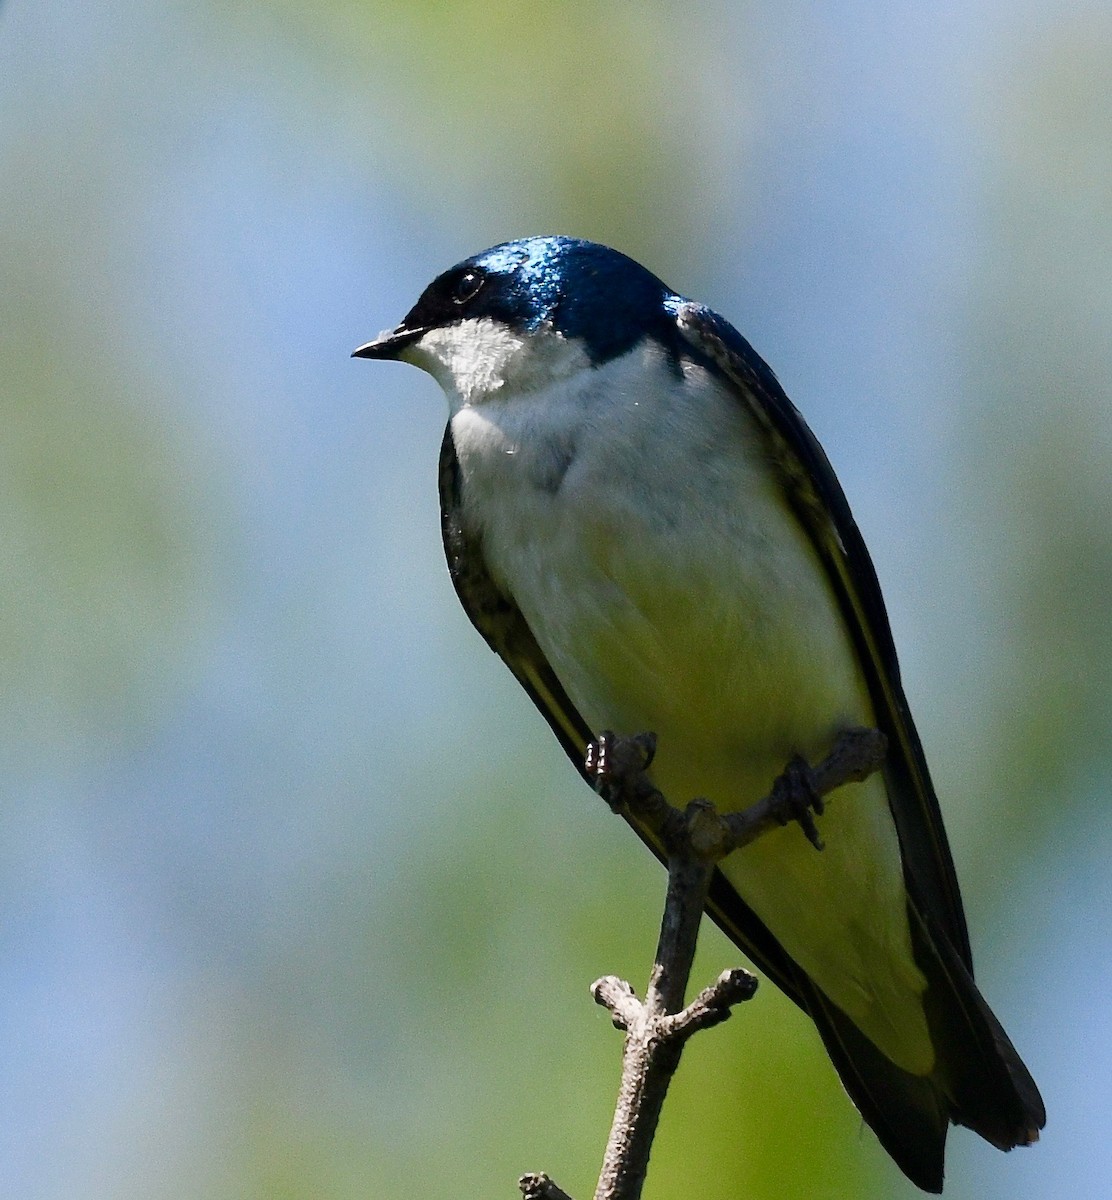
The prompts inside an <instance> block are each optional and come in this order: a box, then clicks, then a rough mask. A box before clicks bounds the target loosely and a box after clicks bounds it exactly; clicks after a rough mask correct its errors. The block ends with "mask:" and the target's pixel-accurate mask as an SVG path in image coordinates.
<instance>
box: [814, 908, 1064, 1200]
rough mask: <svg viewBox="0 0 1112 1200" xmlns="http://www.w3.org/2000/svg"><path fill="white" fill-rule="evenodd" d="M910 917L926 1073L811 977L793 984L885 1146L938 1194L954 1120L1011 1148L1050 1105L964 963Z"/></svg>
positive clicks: (1033, 1136) (1027, 1139)
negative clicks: (882, 1042) (928, 1055)
mask: <svg viewBox="0 0 1112 1200" xmlns="http://www.w3.org/2000/svg"><path fill="white" fill-rule="evenodd" d="M912 921H913V930H914V941H915V942H916V943H917V947H916V948H917V955H916V957H917V959H918V960H919V964H920V966H921V967H922V968H923V970H924V973H925V974H926V976H927V980H928V988H927V992H926V994H925V996H924V1003H925V1007H926V1011H927V1017H928V1022H929V1026H930V1029H931V1035H932V1038H933V1040H934V1044H935V1051H936V1061H935V1066H934V1069H933V1070H932V1072H931V1073H930V1074H929V1075H913V1074H911V1073H910V1072H908V1071H905V1070H903V1069H902V1068H900V1067H897V1066H896V1065H895V1064H894V1063H893V1062H891V1061H890V1060H889V1059H888V1058H886V1057H885V1056H884V1055H883V1054H881V1052H880V1051H879V1050H878V1049H877V1048H876V1047H875V1046H874V1045H873V1044H872V1042H870V1041H869V1040H868V1038H866V1037H865V1036H864V1034H862V1033H861V1031H860V1030H859V1029H858V1028H857V1026H856V1025H854V1024H853V1022H852V1021H851V1020H850V1019H849V1018H848V1017H847V1016H846V1015H845V1014H844V1013H843V1012H841V1010H840V1009H838V1008H836V1007H835V1006H834V1005H833V1004H832V1003H831V1002H830V1001H829V1000H828V999H827V998H826V997H825V996H824V995H823V994H822V992H820V991H819V989H818V988H817V987H815V986H814V984H813V983H811V981H810V980H799V981H798V985H799V990H800V992H801V993H802V998H803V1001H804V1006H805V1007H806V1008H807V1009H808V1011H809V1012H810V1014H811V1016H812V1018H813V1019H814V1021H815V1024H816V1025H817V1026H818V1029H819V1032H820V1034H821V1035H822V1039H823V1042H824V1044H825V1045H826V1049H827V1052H828V1053H829V1055H830V1057H831V1059H832V1061H833V1063H834V1066H835V1067H836V1069H837V1071H838V1074H839V1076H840V1077H841V1080H842V1083H843V1084H844V1086H845V1088H846V1090H847V1091H848V1092H849V1094H850V1097H851V1098H852V1100H853V1102H854V1103H855V1104H856V1105H857V1108H858V1109H859V1110H860V1112H861V1115H862V1116H863V1117H864V1118H865V1120H866V1122H867V1123H868V1124H869V1125H870V1126H871V1128H872V1129H873V1131H874V1132H875V1133H876V1135H877V1138H878V1139H879V1140H880V1143H881V1145H882V1146H884V1148H885V1150H887V1151H888V1153H889V1154H890V1155H891V1156H892V1158H893V1159H895V1161H896V1163H897V1164H898V1165H899V1167H900V1169H901V1170H902V1171H903V1172H904V1174H905V1175H907V1176H908V1178H909V1179H911V1180H912V1181H913V1182H914V1183H916V1184H918V1186H919V1187H921V1188H923V1189H924V1190H925V1191H928V1192H940V1191H941V1190H942V1180H943V1164H944V1156H945V1148H946V1133H947V1129H948V1128H949V1125H950V1123H951V1122H953V1123H955V1124H959V1125H965V1126H967V1127H968V1128H970V1129H973V1130H975V1131H976V1132H977V1133H979V1134H980V1135H981V1137H983V1138H985V1140H986V1141H988V1142H991V1143H992V1145H994V1146H996V1147H998V1148H999V1149H1001V1150H1010V1149H1012V1147H1013V1146H1023V1145H1028V1144H1030V1143H1031V1142H1034V1141H1036V1140H1037V1139H1038V1136H1039V1130H1040V1129H1041V1128H1042V1127H1043V1125H1044V1124H1045V1122H1046V1112H1045V1109H1044V1108H1043V1102H1042V1097H1041V1096H1040V1095H1039V1090H1038V1088H1037V1087H1036V1086H1035V1081H1034V1080H1033V1079H1032V1078H1031V1075H1030V1072H1029V1071H1028V1070H1027V1068H1026V1066H1024V1064H1023V1061H1022V1060H1021V1059H1020V1057H1019V1054H1018V1053H1017V1052H1016V1050H1015V1047H1014V1046H1013V1045H1012V1043H1011V1041H1010V1040H1009V1038H1008V1035H1007V1034H1006V1033H1005V1032H1004V1030H1003V1028H1002V1027H1001V1025H1000V1022H999V1021H998V1020H997V1019H996V1017H995V1015H994V1014H993V1012H992V1010H991V1009H990V1008H989V1006H988V1005H987V1004H986V1003H985V1000H984V998H983V997H982V996H981V994H980V992H979V991H978V990H977V986H976V984H975V983H974V982H973V977H972V975H971V974H970V972H969V970H968V968H967V967H966V966H965V964H964V963H963V962H962V961H961V959H960V957H959V956H958V954H957V953H956V951H955V950H954V949H953V948H952V947H951V946H950V944H949V942H948V941H947V940H946V938H945V936H944V935H943V934H941V933H939V932H938V931H935V930H931V929H929V928H928V927H927V924H926V922H925V921H924V920H923V919H922V918H921V917H920V916H919V915H918V914H917V913H915V912H914V911H913V912H912Z"/></svg>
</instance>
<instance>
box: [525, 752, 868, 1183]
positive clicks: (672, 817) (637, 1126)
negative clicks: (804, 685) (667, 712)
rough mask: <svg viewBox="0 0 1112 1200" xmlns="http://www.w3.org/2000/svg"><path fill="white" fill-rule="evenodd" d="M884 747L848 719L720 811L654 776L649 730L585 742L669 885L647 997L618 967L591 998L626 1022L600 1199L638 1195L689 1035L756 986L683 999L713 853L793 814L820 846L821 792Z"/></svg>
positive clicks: (726, 978) (742, 978) (860, 771)
mask: <svg viewBox="0 0 1112 1200" xmlns="http://www.w3.org/2000/svg"><path fill="white" fill-rule="evenodd" d="M885 749H886V741H885V738H884V735H883V734H882V733H880V732H879V731H877V730H875V729H850V730H847V731H845V732H844V733H842V734H841V735H840V736H839V738H838V740H837V742H836V743H835V746H834V748H833V750H832V751H831V752H830V754H829V755H827V757H826V758H825V759H823V761H822V762H821V763H819V764H818V765H817V766H815V767H811V766H810V765H809V764H808V763H807V762H805V761H804V760H803V759H802V758H799V757H796V758H794V759H792V760H791V762H789V763H788V764H787V766H786V767H785V770H784V773H783V774H782V775H781V776H780V777H779V778H778V779H777V780H776V781H775V782H774V783H773V786H772V790H771V791H770V792H769V794H768V795H767V796H765V797H764V799H763V800H760V801H758V802H757V803H756V804H754V805H752V806H751V807H749V808H746V809H743V810H742V811H741V812H736V813H727V814H726V815H724V816H723V815H722V814H720V813H719V812H718V810H717V809H716V808H715V807H714V805H713V804H710V803H709V802H708V801H706V800H693V801H692V802H691V803H690V804H689V805H688V806H687V808H686V809H684V810H682V811H681V810H680V809H678V808H674V807H673V806H672V805H671V804H669V803H668V801H667V800H666V799H665V797H664V796H663V794H662V793H661V792H660V791H659V789H658V788H656V787H655V786H654V785H653V783H652V782H651V780H650V779H649V776H648V768H649V767H650V765H651V764H652V760H653V755H654V753H655V751H656V738H655V737H654V735H652V734H638V735H636V736H634V737H615V736H614V735H613V734H611V733H603V734H600V736H599V738H598V741H597V742H596V743H594V744H592V745H591V746H590V747H589V749H588V753H587V760H586V767H587V771H588V774H589V775H591V776H592V777H593V779H594V780H595V787H596V789H597V790H598V792H599V793H600V794H601V795H602V796H603V798H604V799H605V800H606V801H607V803H608V804H609V805H610V806H611V808H612V809H613V810H614V811H615V812H617V813H621V814H622V815H623V816H627V817H629V818H631V819H632V820H633V821H634V822H636V824H638V825H640V826H642V827H643V828H645V829H647V830H649V831H650V832H651V833H653V834H655V835H656V836H657V837H658V838H659V840H660V843H661V844H662V845H663V847H664V850H665V853H666V856H667V862H668V896H667V899H666V901H665V905H664V916H663V919H662V921H661V926H660V939H659V941H658V943H657V953H656V961H655V962H654V964H653V969H652V974H651V976H650V978H649V985H648V988H647V989H646V993H645V999H644V1001H641V1000H639V999H638V998H637V996H636V995H635V994H634V991H633V988H632V987H630V985H629V984H628V983H626V982H625V981H624V980H621V979H618V978H616V977H615V976H613V975H607V976H605V977H604V978H602V979H599V980H597V981H596V982H595V983H594V984H593V985H592V987H591V992H592V995H593V996H594V998H595V1000H596V1002H597V1003H598V1004H600V1005H602V1006H603V1007H604V1008H606V1009H607V1010H608V1011H609V1013H610V1017H611V1020H612V1021H613V1022H614V1025H615V1026H616V1027H617V1028H618V1029H623V1030H625V1032H626V1037H625V1043H624V1045H623V1048H622V1080H621V1085H620V1087H619V1091H618V1103H617V1106H616V1109H615V1112H614V1122H613V1125H612V1127H611V1130H610V1139H609V1141H608V1143H607V1147H606V1156H605V1158H604V1160H603V1166H602V1172H601V1174H600V1176H599V1181H598V1187H597V1189H596V1191H595V1200H638V1197H640V1195H641V1188H642V1185H643V1184H644V1180H645V1173H646V1171H647V1170H648V1162H649V1151H650V1149H651V1148H652V1143H653V1139H654V1137H655V1136H656V1127H657V1123H658V1121H659V1119H660V1110H661V1107H662V1105H663V1103H664V1097H665V1095H666V1094H667V1091H668V1085H669V1083H670V1082H671V1079H672V1076H673V1075H674V1074H675V1071H676V1068H677V1066H678V1065H679V1061H680V1055H681V1053H682V1051H683V1047H684V1045H685V1044H686V1042H687V1039H688V1038H689V1037H691V1036H692V1034H694V1033H696V1032H697V1031H698V1030H700V1029H709V1028H710V1027H711V1026H714V1025H718V1024H720V1023H721V1022H722V1021H724V1020H726V1019H727V1017H729V1015H730V1012H731V1010H732V1008H733V1006H734V1005H735V1004H739V1003H741V1002H742V1001H744V1000H748V999H749V998H750V997H751V996H752V995H753V993H754V992H755V991H756V988H757V980H756V979H755V978H754V977H753V976H752V975H750V974H749V972H748V971H743V970H742V969H741V968H736V969H734V970H732V971H725V972H723V974H722V975H720V976H719V977H718V979H717V980H716V981H715V983H713V984H712V985H711V986H710V987H708V988H705V989H704V990H703V991H701V992H700V993H699V995H698V996H696V997H695V999H694V1000H692V1002H691V1003H690V1004H689V1005H688V1006H687V1007H686V1008H685V1007H684V1003H683V1001H684V995H685V994H686V991H687V982H688V978H689V976H690V974H691V963H692V960H693V958H694V955H695V945H696V940H697V938H698V933H699V923H700V921H701V919H702V914H703V907H704V905H705V903H706V897H707V890H708V888H709V887H710V881H711V878H712V876H713V874H714V870H715V864H716V863H717V862H718V861H719V860H720V859H722V858H724V857H725V856H726V855H727V854H730V853H732V852H733V851H734V850H737V849H740V848H741V847H743V846H747V845H749V844H750V843H751V842H753V841H755V840H756V839H757V838H759V837H760V836H761V835H762V834H764V833H767V832H768V831H769V830H771V829H775V828H779V827H782V826H784V825H787V824H788V823H789V822H790V821H795V822H797V823H798V824H799V825H800V827H801V829H802V831H803V833H804V835H805V836H806V837H807V838H808V840H809V841H810V842H811V844H812V845H813V846H814V847H815V849H816V850H821V849H822V840H821V838H820V837H819V834H818V828H817V825H816V823H815V817H816V816H821V815H822V813H823V811H824V808H825V802H824V797H825V796H827V795H829V793H830V792H832V791H834V790H836V789H837V788H839V787H841V786H842V785H843V784H846V783H850V782H856V781H860V780H863V779H866V778H868V776H869V775H871V774H872V773H873V772H874V771H876V770H877V769H878V768H879V767H880V765H881V763H882V762H883V760H884V753H885ZM519 1186H520V1187H521V1192H522V1196H523V1197H524V1198H525V1200H568V1197H567V1196H566V1195H565V1194H564V1193H563V1192H562V1191H560V1189H559V1188H557V1187H556V1185H555V1184H554V1183H552V1181H551V1180H550V1179H549V1178H548V1176H546V1175H526V1176H523V1177H522V1179H521V1181H520V1185H519Z"/></svg>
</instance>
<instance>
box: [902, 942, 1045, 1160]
mask: <svg viewBox="0 0 1112 1200" xmlns="http://www.w3.org/2000/svg"><path fill="white" fill-rule="evenodd" d="M924 924H926V923H925V922H924ZM924 932H925V933H926V935H927V939H928V940H929V941H930V942H931V944H932V948H933V949H934V951H935V953H934V955H933V956H932V957H933V960H934V961H933V963H932V966H933V968H934V969H933V970H928V972H927V978H928V980H929V983H930V987H929V990H928V991H927V995H926V1008H927V1018H928V1020H929V1022H930V1025H931V1029H932V1031H933V1032H934V1038H935V1045H936V1047H937V1048H938V1064H937V1066H936V1067H935V1071H934V1075H933V1078H934V1079H935V1080H936V1081H937V1084H938V1086H939V1087H940V1088H941V1089H942V1090H943V1091H944V1092H945V1093H946V1095H947V1097H948V1098H949V1101H950V1119H951V1120H952V1121H954V1122H956V1123H957V1124H959V1125H965V1126H967V1127H968V1128H969V1129H972V1130H975V1131H976V1132H977V1133H979V1134H980V1135H981V1137H983V1138H984V1139H985V1141H987V1142H991V1143H992V1145H994V1146H996V1147H998V1148H999V1149H1001V1150H1011V1149H1012V1147H1013V1146H1028V1145H1030V1144H1031V1143H1032V1142H1036V1141H1038V1138H1039V1130H1040V1129H1042V1127H1043V1126H1044V1125H1045V1124H1046V1109H1045V1108H1044V1107H1043V1101H1042V1097H1041V1096H1040V1095H1039V1089H1038V1088H1037V1087H1036V1086H1035V1081H1034V1080H1033V1079H1032V1078H1031V1073H1030V1072H1029V1071H1028V1070H1027V1068H1026V1066H1024V1064H1023V1060H1022V1059H1021V1058H1020V1057H1019V1054H1018V1053H1017V1052H1016V1049H1015V1047H1014V1046H1013V1045H1012V1043H1011V1041H1010V1040H1009V1038H1008V1035H1007V1034H1006V1033H1005V1032H1004V1029H1003V1027H1002V1026H1001V1024H1000V1022H999V1021H998V1020H997V1019H996V1016H995V1014H994V1013H993V1012H992V1010H991V1009H990V1008H989V1006H988V1005H987V1004H986V1003H985V1000H984V997H983V996H982V995H981V993H980V992H979V991H978V990H977V985H976V984H975V983H974V982H973V976H972V975H971V974H970V972H969V970H968V968H967V967H966V966H965V964H964V963H963V962H962V961H961V959H960V958H959V957H958V955H957V953H956V952H955V951H954V949H953V947H952V946H951V945H950V943H949V941H948V940H947V939H946V937H945V935H942V934H940V933H938V932H937V931H936V930H934V929H932V928H930V927H929V925H927V926H926V928H925V929H924Z"/></svg>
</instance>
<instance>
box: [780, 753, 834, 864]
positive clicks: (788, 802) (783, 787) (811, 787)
mask: <svg viewBox="0 0 1112 1200" xmlns="http://www.w3.org/2000/svg"><path fill="white" fill-rule="evenodd" d="M771 798H772V801H773V809H772V813H773V816H774V817H775V818H776V820H777V821H778V822H779V823H780V824H781V825H787V823H788V822H789V821H798V822H799V827H800V828H801V829H802V830H803V832H804V834H806V836H807V840H808V841H809V842H810V843H811V845H812V846H814V848H815V849H816V850H821V849H822V848H823V841H822V838H821V837H819V831H818V826H817V825H816V824H815V816H820V817H821V816H822V814H823V812H824V811H825V810H826V805H825V804H824V803H823V798H822V796H821V794H820V793H819V792H818V790H817V789H816V787H815V781H814V775H813V773H812V771H811V767H810V766H809V764H808V763H807V760H806V759H804V758H801V757H800V756H799V755H798V754H797V755H796V756H795V757H794V758H793V759H791V761H790V762H789V763H788V765H787V766H786V767H785V768H784V773H783V774H782V775H780V776H779V777H778V778H777V780H776V782H775V783H774V784H773V785H772V793H771Z"/></svg>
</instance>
